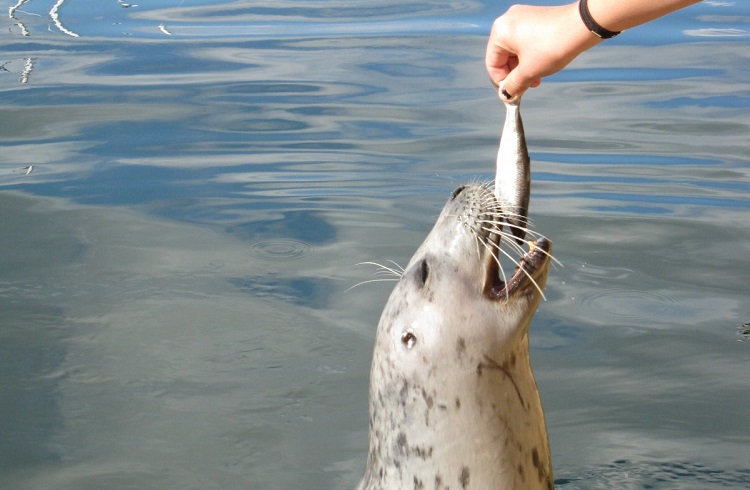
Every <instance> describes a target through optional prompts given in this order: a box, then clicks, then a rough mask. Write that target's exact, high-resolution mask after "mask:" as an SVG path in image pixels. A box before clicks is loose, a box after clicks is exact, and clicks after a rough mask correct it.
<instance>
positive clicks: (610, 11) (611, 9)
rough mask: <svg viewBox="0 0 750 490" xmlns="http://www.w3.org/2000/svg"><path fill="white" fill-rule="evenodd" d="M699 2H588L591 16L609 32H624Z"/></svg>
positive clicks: (661, 0) (639, 0)
mask: <svg viewBox="0 0 750 490" xmlns="http://www.w3.org/2000/svg"><path fill="white" fill-rule="evenodd" d="M700 1H701V0H588V7H589V12H591V16H592V17H593V18H594V19H595V20H596V21H597V22H598V23H599V25H601V26H602V27H605V28H607V29H609V30H610V31H624V30H626V29H630V28H632V27H636V26H639V25H641V24H645V23H646V22H650V21H652V20H654V19H658V18H659V17H663V16H665V15H667V14H669V13H672V12H674V11H675V10H679V9H681V8H684V7H687V6H688V5H692V4H694V3H699V2H700Z"/></svg>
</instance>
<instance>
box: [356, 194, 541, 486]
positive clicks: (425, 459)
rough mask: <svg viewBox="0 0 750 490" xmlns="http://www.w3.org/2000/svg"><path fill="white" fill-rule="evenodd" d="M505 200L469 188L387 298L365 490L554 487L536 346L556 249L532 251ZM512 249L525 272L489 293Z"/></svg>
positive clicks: (375, 365) (373, 381)
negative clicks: (536, 325) (515, 230)
mask: <svg viewBox="0 0 750 490" xmlns="http://www.w3.org/2000/svg"><path fill="white" fill-rule="evenodd" d="M498 209H499V207H498V205H497V203H496V201H495V198H494V195H493V193H492V191H491V190H490V189H488V187H487V186H485V185H479V184H474V185H470V186H464V187H461V188H459V189H458V190H457V191H456V193H454V195H453V196H452V197H451V199H450V201H449V202H448V203H447V204H446V206H445V208H444V209H443V212H442V213H441V215H440V217H439V218H438V220H437V223H436V224H435V227H434V228H433V230H432V231H431V232H430V234H429V235H428V237H427V238H426V240H425V241H424V243H423V244H422V245H421V246H420V247H419V249H418V250H417V252H416V253H415V254H414V257H413V258H412V259H411V261H410V262H409V264H408V266H407V267H406V268H405V269H404V272H403V274H402V275H401V278H400V280H399V282H398V284H397V285H396V287H395V288H394V291H393V293H392V294H391V297H390V299H389V300H388V303H387V304H386V306H385V309H384V311H383V314H382V317H381V319H380V323H379V325H378V331H377V337H376V341H375V348H374V353H373V360H372V367H371V372H370V420H369V427H370V444H369V453H368V458H367V465H366V470H365V474H364V477H363V479H362V481H361V482H360V484H359V486H358V490H403V489H425V490H428V489H429V490H460V489H475V490H493V489H529V490H534V489H552V488H553V480H552V466H551V463H550V451H549V444H548V441H547V431H546V427H545V423H544V414H543V412H542V405H541V401H540V399H539V394H538V391H537V387H536V382H535V380H534V376H533V374H532V372H531V366H530V362H529V347H528V328H529V323H530V321H531V318H532V315H533V313H534V311H535V310H536V308H537V305H538V304H539V302H540V300H541V298H542V291H543V289H544V285H545V283H546V278H547V271H548V266H549V259H550V257H549V251H546V252H545V254H546V256H543V255H540V254H539V252H538V251H537V252H536V254H537V259H536V262H533V261H530V260H528V261H527V259H526V258H524V259H522V258H521V257H522V256H524V252H523V251H522V250H519V249H520V247H519V246H518V245H517V244H516V243H515V241H514V240H503V239H502V238H503V236H504V235H505V236H507V235H508V234H507V230H505V229H504V228H503V227H504V226H505V227H506V228H507V221H503V219H502V213H501V212H500V211H498ZM532 236H533V235H532ZM510 242H512V243H510ZM503 247H506V248H503ZM502 255H506V256H508V257H511V258H513V259H514V262H516V264H520V268H521V272H518V273H516V274H515V275H514V276H513V278H511V276H510V274H509V273H508V274H506V273H504V272H503V277H505V280H506V281H516V283H514V284H515V286H514V287H513V288H510V287H509V288H508V290H507V294H506V295H496V296H495V297H489V295H488V283H489V282H491V281H492V280H493V278H491V277H489V276H490V275H491V274H493V273H494V274H495V275H497V274H498V271H497V269H496V266H495V265H494V264H496V263H497V262H499V261H500V257H501V256H502ZM525 257H529V254H526V256H525ZM529 264H532V265H533V267H532V266H531V265H529ZM493 268H494V269H493ZM493 271H494V272H493ZM506 276H507V277H506ZM495 280H497V278H495ZM508 284H510V282H509V283H508Z"/></svg>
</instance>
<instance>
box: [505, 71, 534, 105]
mask: <svg viewBox="0 0 750 490" xmlns="http://www.w3.org/2000/svg"><path fill="white" fill-rule="evenodd" d="M512 74H513V72H510V73H509V74H508V76H507V77H505V79H504V80H503V81H502V82H500V84H499V87H498V92H497V93H498V95H499V96H500V98H501V99H502V100H503V101H504V102H510V103H513V102H518V100H519V99H520V98H521V96H522V95H523V93H524V92H526V89H527V88H528V87H523V86H522V85H520V84H518V83H517V82H516V81H515V80H514V79H513V77H512V76H511V75H512Z"/></svg>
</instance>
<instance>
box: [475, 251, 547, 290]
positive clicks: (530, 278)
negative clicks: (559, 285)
mask: <svg viewBox="0 0 750 490" xmlns="http://www.w3.org/2000/svg"><path fill="white" fill-rule="evenodd" d="M525 241H526V242H527V243H528V244H529V245H531V243H532V242H531V241H527V240H525ZM482 243H484V245H485V247H488V250H489V251H490V254H491V255H492V257H493V258H494V259H495V261H496V262H497V265H498V266H499V267H500V272H501V273H502V276H503V282H506V283H507V281H506V278H505V271H504V270H503V267H502V264H501V263H500V258H499V257H498V255H497V254H495V253H494V252H493V250H491V249H490V247H494V248H495V249H496V250H497V251H498V252H500V253H502V254H503V255H504V256H505V257H507V258H508V260H510V261H511V262H513V263H514V264H515V265H516V267H518V269H520V270H521V272H523V273H524V275H526V277H528V278H529V280H530V281H531V283H532V284H533V285H534V287H535V288H536V290H537V291H539V294H541V296H542V299H543V300H544V301H547V298H546V296H545V295H544V291H543V290H542V288H541V287H539V284H537V282H536V280H535V279H534V277H533V276H532V275H531V274H529V272H528V271H527V270H526V268H525V267H523V265H522V264H521V262H520V261H518V260H516V259H515V258H514V257H513V256H512V255H511V254H510V253H509V252H507V251H506V250H504V249H503V248H502V246H501V245H500V244H499V243H495V242H493V241H491V240H487V243H485V242H484V241H483V242H482ZM515 246H516V247H519V248H520V246H519V245H517V244H516V245H515ZM542 252H543V253H544V254H545V255H547V256H549V257H550V258H552V256H551V255H550V254H548V253H547V252H545V251H543V250H542ZM505 294H506V297H507V294H508V291H507V290H506V292H505Z"/></svg>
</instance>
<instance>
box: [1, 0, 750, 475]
mask: <svg viewBox="0 0 750 490" xmlns="http://www.w3.org/2000/svg"><path fill="white" fill-rule="evenodd" d="M13 3H14V4H13V5H12V6H10V5H9V16H8V17H7V18H5V19H4V20H2V21H1V22H4V23H5V24H2V26H3V27H5V29H4V30H3V32H4V33H5V34H3V35H0V43H2V47H3V49H2V50H1V51H2V53H3V56H4V58H2V59H0V91H2V98H0V141H1V142H2V147H3V151H2V152H1V153H0V186H1V187H2V190H3V192H1V193H0V223H2V236H3V240H2V241H0V248H1V250H0V271H1V272H0V313H1V315H0V317H2V321H0V433H2V434H3V437H2V438H1V439H0V487H2V488H71V489H72V488H75V489H80V488H105V487H106V488H132V487H137V488H157V487H158V488H201V489H205V488H247V487H252V488H268V489H273V488H278V489H291V488H352V487H353V486H354V485H355V483H356V482H357V481H358V479H359V477H360V475H361V472H362V470H363V468H364V459H365V456H366V454H365V452H366V445H367V432H366V431H367V399H366V397H367V376H368V369H369V359H370V351H371V345H372V337H373V335H374V329H375V325H376V324H377V320H378V316H379V314H380V310H381V308H382V305H383V304H384V303H385V299H386V297H387V295H388V292H389V291H390V288H391V286H390V285H389V284H388V283H368V284H364V285H362V286H359V287H356V288H354V289H351V290H349V291H347V290H348V289H349V288H350V287H351V286H352V285H354V284H357V283H360V282H363V281H367V280H368V279H371V278H372V277H371V276H370V271H371V270H370V269H367V268H365V267H356V266H355V264H357V263H360V262H367V261H377V262H381V263H385V262H387V261H388V260H394V261H396V262H397V263H401V264H404V263H405V262H406V261H407V260H408V258H409V257H410V256H411V255H412V254H413V252H414V249H415V247H416V246H417V245H418V244H419V243H421V242H422V240H423V238H424V235H425V233H426V232H427V231H428V230H429V229H430V228H431V227H432V224H433V223H434V220H435V218H436V216H437V214H438V213H439V211H440V209H441V208H442V206H443V203H444V202H445V200H446V199H447V198H448V196H449V195H450V193H451V191H452V190H453V189H454V188H455V186H456V185H458V184H462V183H465V182H467V181H472V180H485V179H490V178H491V177H492V175H491V173H492V171H493V168H494V166H493V162H494V157H495V152H496V149H497V146H496V145H497V140H498V136H499V130H500V127H501V124H502V117H503V114H504V112H503V109H502V106H501V104H500V103H499V102H498V101H497V100H496V98H495V95H494V94H493V91H492V90H491V89H490V87H489V84H488V83H487V82H486V73H485V72H484V68H483V65H482V58H483V49H484V43H485V41H486V38H485V36H486V32H487V31H488V30H489V25H490V22H491V20H492V19H493V18H494V16H495V15H496V14H498V13H499V11H500V10H502V9H503V8H504V7H500V8H498V6H497V5H496V4H492V3H490V2H487V3H486V4H482V3H480V2H475V1H470V0H467V1H462V2H450V3H445V2H429V1H420V2H406V3H405V2H397V1H388V2H368V1H365V2H358V3H357V6H356V8H355V7H352V4H351V3H348V2H336V1H318V2H292V1H289V2H275V1H274V2H271V1H269V2H252V3H251V4H249V3H247V2H230V1H226V0H215V1H213V0H201V1H200V2H195V1H191V2H187V1H184V2H183V1H182V0H170V1H166V0H160V1H156V2H148V3H140V4H135V3H125V2H122V1H119V0H112V1H102V2H95V3H93V4H92V3H91V2H81V1H77V0H67V1H65V2H62V1H56V0H27V1H23V0H22V1H19V2H17V3H16V2H15V1H14V2H13ZM748 8H749V7H748V4H746V3H741V2H737V3H735V4H731V5H730V4H720V3H716V2H713V3H710V2H704V3H702V4H700V5H697V6H694V7H691V8H690V9H686V10H685V11H682V12H680V13H679V14H676V15H675V16H673V17H671V18H669V19H665V20H661V21H658V22H657V23H655V24H654V25H652V26H648V27H644V28H640V29H636V30H633V31H632V32H630V33H628V34H627V35H623V36H619V37H618V38H617V39H615V40H612V42H608V43H607V44H606V45H602V46H600V47H598V48H597V49H595V50H593V51H591V52H589V53H587V54H586V55H585V56H583V57H582V58H581V59H580V60H577V61H576V62H575V63H574V64H573V65H572V66H571V67H570V68H569V69H568V70H566V71H565V72H563V73H561V74H559V75H557V76H555V77H552V78H550V79H549V80H548V81H546V82H545V83H544V84H543V85H542V87H540V88H539V89H535V90H534V92H533V94H529V96H528V98H527V99H526V100H525V102H524V104H525V109H524V111H525V112H524V118H525V125H526V129H527V136H528V139H529V149H530V151H531V154H532V159H533V162H534V163H533V166H532V167H533V168H532V169H533V196H532V204H531V218H532V220H533V221H534V224H535V226H536V228H537V229H539V230H540V231H541V232H542V233H544V234H545V235H547V236H549V237H550V238H551V239H552V240H553V241H554V243H555V251H556V256H557V258H559V259H560V260H561V261H562V263H563V266H562V267H558V268H556V269H554V270H552V271H551V274H550V280H549V283H548V285H547V290H546V295H547V301H546V302H545V303H543V304H542V305H541V307H540V310H539V312H538V313H537V314H536V316H535V321H534V324H533V325H532V357H533V364H534V370H535V373H536V376H537V378H538V381H539V387H540V391H541V395H542V400H543V404H544V407H545V410H546V416H547V422H548V428H549V432H550V441H551V446H552V450H553V464H554V466H555V474H556V476H557V478H558V486H559V487H560V488H565V489H573V488H582V489H590V488H613V487H617V488H629V487H633V488H636V487H637V488H640V487H644V486H648V485H651V486H652V487H653V488H712V487H729V488H736V487H742V486H749V485H750V475H749V474H748V464H747V458H746V448H747V445H748V443H750V432H748V429H747V428H746V424H742V420H743V419H742V415H741V414H742V407H744V406H746V405H747V401H748V398H747V397H748V395H747V393H748V392H749V390H750V386H748V383H747V381H746V377H745V376H742V375H740V374H741V373H743V372H745V371H746V365H747V358H748V351H747V349H748V345H749V344H748V343H747V342H741V341H738V340H744V338H743V337H742V336H738V333H737V332H738V329H740V328H741V326H742V325H745V324H747V322H748V321H750V311H748V303H747V297H748V293H749V292H750V290H749V288H748V285H747V279H746V278H747V277H749V276H750V264H749V263H748V261H747V260H745V258H746V257H747V255H748V252H750V248H749V247H748V243H750V231H748V226H747V222H748V221H747V220H748V217H747V216H748V208H749V207H750V199H749V198H748V191H750V184H749V183H750V170H749V169H750V165H749V163H750V162H748V142H747V134H748V129H750V121H749V120H748V117H747V107H748V101H749V100H750V82H748V80H750V73H748V67H749V66H750V62H749V61H750V60H748V50H747V47H746V43H744V41H743V40H744V38H745V37H746V35H747V19H750V11H748ZM53 12H54V16H53ZM66 32H67V33H68V34H70V33H75V34H77V35H78V37H75V38H74V37H72V36H71V35H66ZM290 32H291V34H290ZM168 33H169V34H171V35H168ZM717 34H720V35H717Z"/></svg>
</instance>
